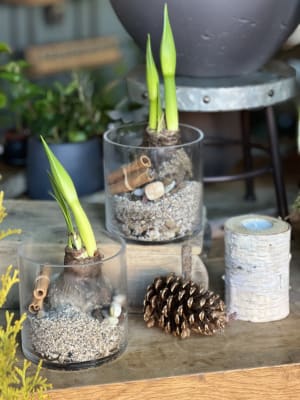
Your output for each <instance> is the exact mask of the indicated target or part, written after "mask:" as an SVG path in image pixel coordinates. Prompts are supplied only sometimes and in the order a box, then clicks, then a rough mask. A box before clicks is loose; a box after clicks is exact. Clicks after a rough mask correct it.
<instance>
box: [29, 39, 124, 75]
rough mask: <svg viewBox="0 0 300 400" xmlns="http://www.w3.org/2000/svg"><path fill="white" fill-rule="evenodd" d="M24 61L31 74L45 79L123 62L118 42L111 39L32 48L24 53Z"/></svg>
mask: <svg viewBox="0 0 300 400" xmlns="http://www.w3.org/2000/svg"><path fill="white" fill-rule="evenodd" d="M25 59H26V61H28V63H29V64H30V70H29V73H30V75H32V76H43V75H50V74H55V73H58V72H62V71H69V70H74V69H78V68H91V67H98V66H101V65H106V64H112V63H114V62H117V61H119V60H120V59H121V52H120V49H119V43H118V40H117V39H116V38H115V37H113V36H109V37H97V38H93V39H82V40H74V41H69V42H60V43H51V44H45V45H39V46H32V47H29V48H28V49H26V50H25Z"/></svg>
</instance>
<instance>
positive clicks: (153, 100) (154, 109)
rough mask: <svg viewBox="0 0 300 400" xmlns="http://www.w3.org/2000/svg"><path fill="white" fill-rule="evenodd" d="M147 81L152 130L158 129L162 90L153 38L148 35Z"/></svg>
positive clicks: (149, 125) (149, 123)
mask: <svg viewBox="0 0 300 400" xmlns="http://www.w3.org/2000/svg"><path fill="white" fill-rule="evenodd" d="M146 82H147V89H148V99H149V122H148V127H149V129H151V130H157V121H158V115H159V114H160V115H161V113H162V111H161V109H160V110H159V107H160V91H159V77H158V72H157V69H156V65H155V61H154V59H153V54H152V49H151V38H150V35H148V38H147V47H146Z"/></svg>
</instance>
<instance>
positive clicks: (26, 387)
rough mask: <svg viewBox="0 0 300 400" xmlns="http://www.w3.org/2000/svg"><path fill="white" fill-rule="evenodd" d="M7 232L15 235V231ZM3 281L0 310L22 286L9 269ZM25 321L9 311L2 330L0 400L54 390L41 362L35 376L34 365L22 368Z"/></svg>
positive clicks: (0, 211)
mask: <svg viewBox="0 0 300 400" xmlns="http://www.w3.org/2000/svg"><path fill="white" fill-rule="evenodd" d="M5 216H6V212H5V208H4V207H3V192H0V223H1V222H2V221H3V219H4V218H5ZM8 231H9V232H11V233H12V232H15V231H14V230H8ZM8 231H7V232H8ZM0 281H1V287H0V307H2V306H3V304H4V303H5V301H6V298H7V295H8V293H9V291H10V289H11V288H12V286H13V285H15V284H16V283H18V282H19V274H18V271H17V270H15V271H14V272H12V266H11V265H10V266H9V267H8V268H7V270H6V273H5V274H4V275H2V276H1V278H0ZM25 319H26V315H25V314H24V315H22V316H21V317H20V318H19V319H16V318H15V315H14V313H11V312H9V311H6V313H5V326H4V327H3V326H0V399H3V400H21V399H22V400H33V399H40V400H41V399H47V398H48V395H47V394H46V393H45V392H46V391H47V390H48V389H50V388H51V385H50V384H49V383H47V380H46V379H45V378H43V377H42V376H41V375H40V372H41V368H42V363H41V362H40V363H39V364H38V366H37V368H36V369H35V372H34V373H33V372H31V371H30V369H31V363H30V362H29V361H28V360H24V362H23V364H22V365H21V366H19V365H20V363H19V361H18V358H17V349H18V335H19V333H20V332H21V330H22V327H23V323H24V321H25Z"/></svg>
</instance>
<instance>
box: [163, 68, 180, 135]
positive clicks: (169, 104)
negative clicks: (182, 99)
mask: <svg viewBox="0 0 300 400" xmlns="http://www.w3.org/2000/svg"><path fill="white" fill-rule="evenodd" d="M164 87H165V113H166V123H167V129H168V130H170V131H178V108H177V98H176V84H175V78H174V76H164Z"/></svg>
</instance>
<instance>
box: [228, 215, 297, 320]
mask: <svg viewBox="0 0 300 400" xmlns="http://www.w3.org/2000/svg"><path fill="white" fill-rule="evenodd" d="M290 235H291V229H290V226H289V224H288V223H286V222H284V221H282V220H279V219H276V218H272V217H268V216H260V215H251V214H250V215H244V216H238V217H234V218H230V219H229V220H227V221H226V223H225V302H226V305H227V310H228V313H229V314H231V313H235V314H236V318H237V319H239V320H244V321H251V322H269V321H276V320H280V319H283V318H285V317H286V316H287V315H288V314H289V263H290Z"/></svg>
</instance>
